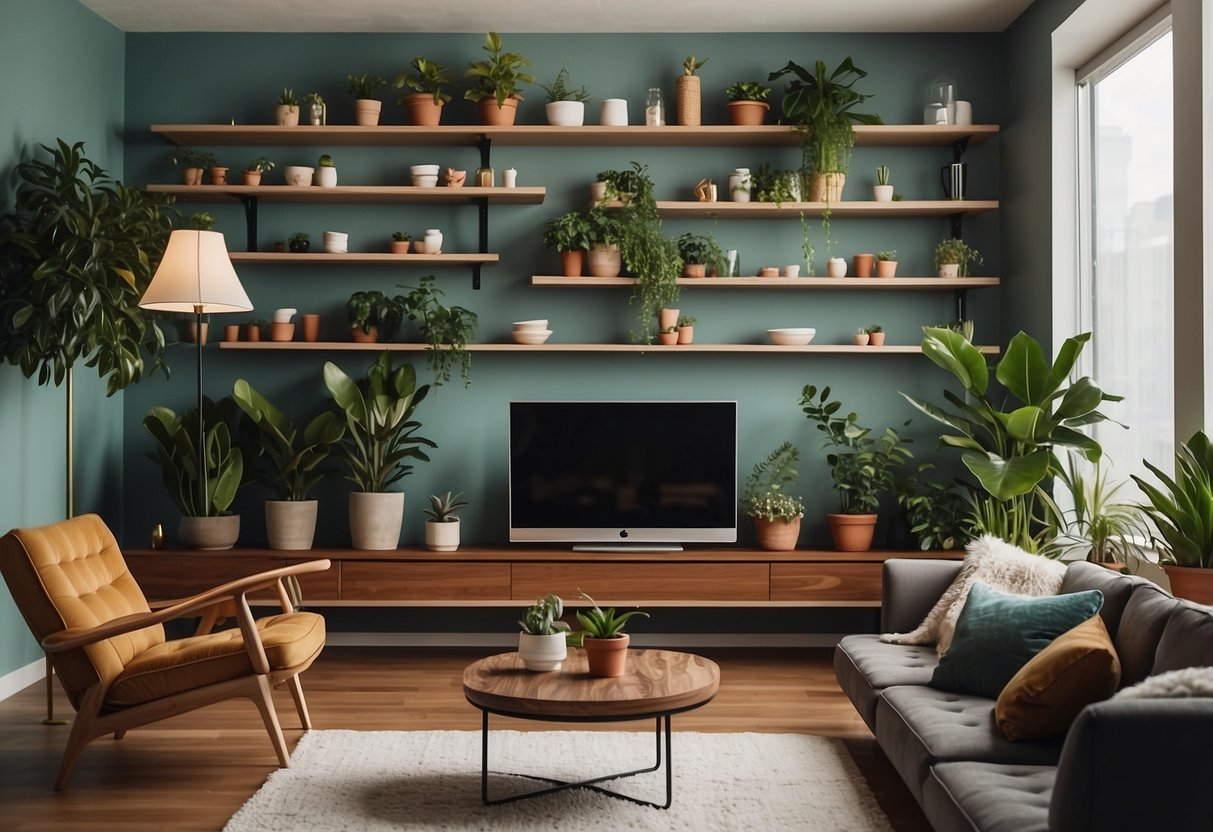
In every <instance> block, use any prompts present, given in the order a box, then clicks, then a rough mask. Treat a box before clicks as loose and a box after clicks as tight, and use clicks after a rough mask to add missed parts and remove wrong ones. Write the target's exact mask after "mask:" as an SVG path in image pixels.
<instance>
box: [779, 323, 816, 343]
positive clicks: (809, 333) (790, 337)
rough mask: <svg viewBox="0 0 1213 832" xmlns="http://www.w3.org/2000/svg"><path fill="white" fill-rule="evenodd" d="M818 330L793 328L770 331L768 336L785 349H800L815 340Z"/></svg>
mask: <svg viewBox="0 0 1213 832" xmlns="http://www.w3.org/2000/svg"><path fill="white" fill-rule="evenodd" d="M816 334H817V330H816V329H814V328H813V327H798V328H797V327H793V328H791V329H768V330H767V336H768V337H769V338H770V339H771V340H772V341H774V342H775V343H776V344H779V345H780V346H784V347H800V346H804V345H805V344H807V343H809V342H810V341H812V340H813V336H814V335H816Z"/></svg>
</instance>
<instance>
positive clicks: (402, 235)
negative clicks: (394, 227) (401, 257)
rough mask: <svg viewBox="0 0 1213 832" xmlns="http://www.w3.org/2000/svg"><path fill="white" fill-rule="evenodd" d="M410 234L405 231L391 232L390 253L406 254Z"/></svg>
mask: <svg viewBox="0 0 1213 832" xmlns="http://www.w3.org/2000/svg"><path fill="white" fill-rule="evenodd" d="M411 240H412V235H410V234H409V232H407V231H393V232H392V254H408V253H409V242H410V241H411Z"/></svg>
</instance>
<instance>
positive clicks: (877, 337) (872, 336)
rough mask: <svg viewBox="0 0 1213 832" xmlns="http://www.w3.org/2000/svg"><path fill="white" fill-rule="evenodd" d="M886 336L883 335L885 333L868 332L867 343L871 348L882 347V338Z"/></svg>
mask: <svg viewBox="0 0 1213 832" xmlns="http://www.w3.org/2000/svg"><path fill="white" fill-rule="evenodd" d="M887 334H888V333H885V332H869V333H868V343H869V344H871V345H872V346H873V347H883V346H884V337H885V335H887Z"/></svg>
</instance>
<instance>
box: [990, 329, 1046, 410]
mask: <svg viewBox="0 0 1213 832" xmlns="http://www.w3.org/2000/svg"><path fill="white" fill-rule="evenodd" d="M995 375H996V377H997V378H998V381H999V383H1000V384H1002V386H1003V387H1005V388H1007V390H1009V391H1010V392H1011V393H1012V394H1013V395H1015V396H1016V397H1018V398H1019V400H1020V401H1021V402H1023V403H1024V404H1030V405H1039V404H1042V403H1043V401H1044V400H1045V399H1046V398H1047V397H1048V395H1049V394H1050V393H1051V392H1052V391H1053V390H1054V389H1056V387H1055V386H1053V387H1050V383H1051V379H1050V376H1049V364H1048V362H1047V361H1046V360H1045V354H1044V351H1043V350H1042V349H1041V347H1040V344H1039V343H1037V341H1036V339H1034V338H1032V337H1031V336H1029V335H1028V334H1027V333H1025V332H1022V331H1021V332H1018V333H1016V334H1015V337H1013V338H1012V339H1011V342H1010V343H1009V344H1008V345H1007V351H1006V354H1005V355H1004V356H1003V357H1002V360H1001V361H999V362H998V370H997V372H996V373H995Z"/></svg>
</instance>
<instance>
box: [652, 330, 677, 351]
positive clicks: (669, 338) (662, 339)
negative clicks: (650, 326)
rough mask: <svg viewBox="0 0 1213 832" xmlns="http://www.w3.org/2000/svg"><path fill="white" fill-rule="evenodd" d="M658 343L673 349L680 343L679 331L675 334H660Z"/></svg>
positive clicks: (675, 331)
mask: <svg viewBox="0 0 1213 832" xmlns="http://www.w3.org/2000/svg"><path fill="white" fill-rule="evenodd" d="M657 341H658V343H661V344H663V345H665V346H667V347H672V346H674V345H675V344H677V343H678V330H674V331H673V332H658V333H657Z"/></svg>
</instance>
